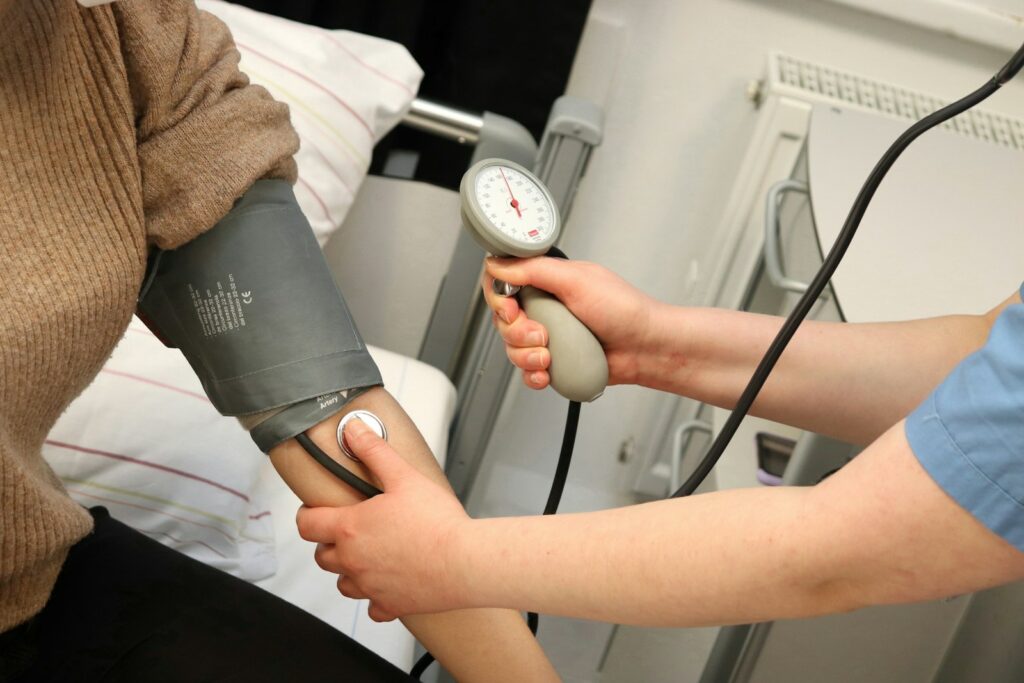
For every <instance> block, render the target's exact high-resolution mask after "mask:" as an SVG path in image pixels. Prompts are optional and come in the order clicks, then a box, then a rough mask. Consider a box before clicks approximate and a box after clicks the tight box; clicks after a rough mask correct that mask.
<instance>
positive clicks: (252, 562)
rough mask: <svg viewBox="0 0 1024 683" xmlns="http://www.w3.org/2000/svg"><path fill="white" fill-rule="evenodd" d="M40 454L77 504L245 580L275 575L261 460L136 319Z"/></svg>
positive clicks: (184, 366)
mask: <svg viewBox="0 0 1024 683" xmlns="http://www.w3.org/2000/svg"><path fill="white" fill-rule="evenodd" d="M43 455H44V456H45V457H46V459H47V461H48V462H49V463H50V466H51V467H52V468H53V469H54V471H55V472H56V473H57V475H58V476H59V477H60V478H61V479H62V480H63V481H64V485H65V486H66V487H67V489H68V492H69V493H70V494H71V497H72V498H74V499H75V500H76V501H78V502H79V503H80V504H82V505H84V506H86V507H93V506H96V505H102V506H104V507H106V508H108V509H109V510H110V512H111V514H112V515H113V516H114V517H115V518H116V519H119V520H121V521H122V522H124V523H125V524H127V525H128V526H131V527H134V528H136V529H138V530H139V531H141V532H143V533H144V534H146V535H148V536H151V537H152V538H155V539H156V540H158V541H160V542H161V543H163V544H164V545H168V546H171V547H172V548H176V549H177V550H179V551H181V552H183V553H185V554H186V555H190V556H191V557H194V558H196V559H198V560H201V561H202V562H205V563H206V564H209V565H213V566H214V567H218V568H220V569H223V570H224V571H228V572H231V573H232V574H235V575H236V576H239V577H241V578H243V579H247V580H257V579H261V578H264V577H267V576H270V575H271V574H273V573H274V572H275V571H276V569H277V564H276V560H275V556H274V527H273V523H272V520H271V519H270V512H269V507H268V506H267V505H266V502H265V501H264V500H261V495H260V494H259V493H257V487H256V482H257V481H258V479H259V476H260V475H259V473H260V469H261V467H262V465H263V461H264V459H265V458H266V456H265V455H264V454H263V453H262V452H260V450H259V449H258V448H256V445H255V444H254V443H253V442H252V439H250V438H249V435H248V433H246V431H245V430H244V429H242V427H241V426H239V424H238V422H237V421H235V420H234V419H230V418H226V417H222V416H221V415H220V414H219V413H218V412H217V410H216V409H215V408H214V407H213V404H211V403H210V401H209V399H207V398H206V395H205V394H204V393H203V387H202V385H201V384H200V383H199V378H198V377H196V375H195V373H194V372H192V368H190V367H189V365H188V363H187V362H186V361H185V357H184V356H182V355H181V352H180V351H178V350H176V349H168V348H167V347H165V346H164V345H163V344H162V343H161V342H160V341H159V340H158V339H157V338H156V337H155V336H153V333H152V332H150V331H149V330H148V329H147V328H146V326H145V325H144V324H143V323H142V322H141V321H140V320H138V319H137V318H133V319H132V322H131V324H130V325H129V327H128V331H127V332H126V333H125V336H124V338H123V339H122V340H121V342H120V343H119V344H118V346H117V348H116V349H114V353H113V355H112V356H111V357H110V359H109V360H108V361H107V363H106V365H104V366H103V369H102V370H101V371H100V374H99V375H98V376H97V377H96V379H95V380H94V381H93V383H92V384H91V385H90V386H89V387H88V388H87V389H86V390H85V392H83V393H82V395H81V396H79V397H78V398H77V399H75V401H74V402H73V403H72V404H71V407H70V408H68V410H67V411H66V412H65V413H64V414H63V415H62V416H61V418H60V420H58V421H57V424H56V425H55V426H54V428H53V430H51V432H50V434H49V436H48V437H47V439H46V443H45V445H44V447H43Z"/></svg>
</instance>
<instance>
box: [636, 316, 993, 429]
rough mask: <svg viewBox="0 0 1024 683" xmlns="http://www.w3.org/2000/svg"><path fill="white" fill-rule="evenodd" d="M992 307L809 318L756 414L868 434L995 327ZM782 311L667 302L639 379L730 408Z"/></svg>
mask: <svg viewBox="0 0 1024 683" xmlns="http://www.w3.org/2000/svg"><path fill="white" fill-rule="evenodd" d="M993 319H994V316H993V315H992V314H989V315H984V316H981V315H979V316H969V315H957V316H946V317H941V318H930V319H924V320H915V321H909V322H899V323H878V324H846V323H827V322H818V321H806V322H804V323H803V325H802V326H801V327H800V329H799V330H798V331H797V333H796V335H795V336H794V338H793V340H792V341H791V342H790V344H789V346H788V347H787V349H786V351H785V352H784V353H783V355H782V358H781V359H780V361H779V363H778V365H777V366H776V367H775V370H774V371H773V372H772V374H771V376H770V377H769V379H768V381H767V383H766V384H765V386H764V389H762V391H761V393H760V395H759V396H758V399H757V401H756V402H755V403H754V406H753V410H752V411H751V412H752V414H754V415H758V416H761V417H767V418H770V419H772V420H775V421H777V422H783V423H785V424H790V425H794V426H797V427H801V428H804V429H811V430H813V431H816V432H819V433H822V434H827V435H830V436H834V437H836V438H839V439H843V440H845V441H849V442H851V443H860V444H866V443H870V442H871V441H872V440H873V439H875V438H876V437H877V436H878V435H879V434H881V433H882V432H883V431H884V430H885V429H886V428H887V427H889V426H890V425H892V424H894V423H895V422H896V421H898V420H900V419H901V418H903V417H905V416H906V415H907V414H908V413H909V411H910V410H912V409H913V408H914V406H916V405H917V404H918V403H920V401H921V400H923V399H924V397H925V396H926V395H927V394H928V392H929V391H930V390H931V389H932V388H933V387H934V386H935V385H936V384H938V383H939V381H941V379H942V378H943V377H944V376H945V375H946V374H948V373H949V371H950V370H952V368H953V367H954V366H955V365H956V364H957V363H958V362H959V361H960V360H962V359H963V358H964V357H965V356H966V355H968V354H969V353H971V352H972V351H974V350H976V349H977V348H979V347H980V346H981V345H982V344H983V343H984V341H985V338H986V337H987V335H988V331H989V328H990V327H991V322H992V320H993ZM781 326H782V318H778V317H773V316H764V315H756V314H752V313H743V312H738V311H729V310H723V309H693V308H678V307H665V308H664V309H662V313H661V314H660V315H659V316H658V319H657V321H656V322H655V324H654V327H655V333H654V334H655V336H656V337H658V336H660V337H661V338H662V339H663V341H662V342H661V343H660V344H659V345H658V348H660V349H662V351H661V352H660V353H655V354H649V355H648V356H646V357H644V358H641V359H640V360H639V363H640V367H639V368H638V370H637V382H638V383H640V384H643V385H645V386H649V387H652V388H656V389H662V390H665V391H670V392H673V393H677V394H681V395H684V396H689V397H691V398H695V399H697V400H700V401H704V402H707V403H711V404H713V405H717V406H721V407H725V408H731V407H732V406H733V405H735V402H736V400H737V399H738V398H739V396H740V393H741V392H742V391H743V389H744V387H745V386H746V384H747V381H748V380H749V379H750V375H751V373H752V372H753V371H754V368H755V367H756V366H757V363H758V362H759V361H760V360H761V357H762V356H763V354H764V352H765V351H766V350H767V348H768V346H769V345H770V344H771V341H772V339H774V337H775V334H776V333H777V332H778V330H779V328H780V327H781Z"/></svg>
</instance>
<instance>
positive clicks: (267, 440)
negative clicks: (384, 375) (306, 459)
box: [239, 384, 380, 453]
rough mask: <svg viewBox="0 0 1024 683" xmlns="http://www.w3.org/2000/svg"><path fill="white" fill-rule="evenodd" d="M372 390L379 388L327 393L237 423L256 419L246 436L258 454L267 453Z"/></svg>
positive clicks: (243, 417)
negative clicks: (254, 444)
mask: <svg viewBox="0 0 1024 683" xmlns="http://www.w3.org/2000/svg"><path fill="white" fill-rule="evenodd" d="M373 386H380V384H376V385H372V386H364V387H354V388H352V389H345V390H344V391H335V392H331V393H328V394H324V395H322V396H317V397H316V398H311V399H309V400H306V401H300V402H299V403H295V404H293V405H290V406H286V407H284V408H279V409H277V410H269V411H265V412H263V413H258V414H256V415H252V416H242V417H240V418H239V421H240V422H242V424H243V426H246V422H243V419H245V418H247V417H248V418H250V419H251V418H256V421H257V423H256V424H255V425H254V426H253V427H252V428H251V429H249V435H250V436H251V437H252V440H253V441H255V442H256V445H257V446H259V449H260V450H261V451H263V452H264V453H269V452H270V449H271V448H273V447H274V446H276V445H278V444H279V443H281V442H282V441H287V440H288V439H291V438H293V437H295V436H297V435H298V434H301V433H302V432H304V431H306V430H307V429H309V428H310V427H312V426H313V425H315V424H319V423H320V422H323V421H324V420H326V419H327V418H329V417H331V416H332V415H336V414H338V413H339V412H341V411H342V410H344V408H345V406H346V405H348V404H349V403H351V402H352V401H353V400H354V399H355V398H356V397H357V396H359V395H361V394H363V393H365V392H366V391H367V390H369V389H372V388H373Z"/></svg>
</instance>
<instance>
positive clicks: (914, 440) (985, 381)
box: [906, 286, 1024, 552]
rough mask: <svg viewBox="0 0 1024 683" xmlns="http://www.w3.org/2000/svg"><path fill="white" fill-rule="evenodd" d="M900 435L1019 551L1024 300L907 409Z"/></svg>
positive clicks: (1023, 516) (1023, 512)
mask: <svg viewBox="0 0 1024 683" xmlns="http://www.w3.org/2000/svg"><path fill="white" fill-rule="evenodd" d="M1021 296H1022V297H1024V286H1022V287H1021ZM906 435H907V440H908V441H909V442H910V447H911V448H912V449H913V451H914V454H915V455H916V456H917V459H918V460H919V461H920V463H921V465H922V466H923V467H924V469H925V470H926V471H927V472H928V474H929V475H930V476H931V477H932V478H933V479H934V480H935V481H936V483H938V485H939V486H941V487H942V489H943V490H945V491H946V493H948V494H949V495H950V496H951V497H952V498H953V499H954V500H955V501H956V502H957V503H959V504H960V505H961V506H962V507H963V508H964V509H965V510H967V511H968V512H970V513H971V514H972V515H974V517H975V518H977V519H978V521H980V522H981V523H983V524H984V525H985V526H986V527H988V528H989V529H991V530H992V531H994V532H995V533H996V534H998V535H999V536H1002V537H1003V538H1004V539H1006V540H1007V541H1008V542H1010V543H1011V544H1012V545H1014V546H1015V547H1016V548H1017V549H1018V550H1021V551H1022V552H1024V304H1014V305H1011V306H1009V307H1007V308H1006V309H1005V310H1004V311H1003V312H1002V313H1001V314H1000V315H999V317H998V318H997V319H996V322H995V325H994V326H993V327H992V331H991V333H990V334H989V338H988V341H987V342H986V343H985V346H984V347H982V348H981V349H980V350H979V351H977V352H975V353H973V354H971V355H970V356H968V357H967V358H965V359H964V360H963V361H962V362H961V363H960V364H959V365H958V366H957V367H956V368H954V370H953V371H952V372H951V373H950V374H949V376H948V377H946V379H945V380H943V382H942V384H940V385H939V386H938V387H937V388H936V389H935V390H934V391H933V392H932V393H931V395H929V396H928V398H927V399H925V401H924V402H923V403H922V404H921V405H920V406H918V407H917V409H916V410H914V412H913V413H911V414H910V416H909V417H908V418H907V421H906Z"/></svg>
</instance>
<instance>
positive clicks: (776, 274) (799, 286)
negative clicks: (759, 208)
mask: <svg viewBox="0 0 1024 683" xmlns="http://www.w3.org/2000/svg"><path fill="white" fill-rule="evenodd" d="M787 192H802V193H803V194H807V193H808V188H807V183H804V182H801V181H799V180H793V179H791V178H789V179H786V180H780V181H779V182H777V183H775V184H774V185H772V186H771V187H770V188H768V196H767V200H766V206H765V214H764V265H765V268H766V269H767V271H768V279H769V280H771V283H772V284H773V285H775V286H776V287H778V288H779V289H784V290H786V291H787V292H796V293H797V294H803V293H804V292H806V291H807V285H806V284H805V283H803V282H799V281H797V280H794V279H793V278H791V277H788V276H787V275H786V274H785V273H784V272H782V251H781V248H780V245H779V242H780V237H779V202H780V201H781V200H782V197H783V195H785V194H786V193H787Z"/></svg>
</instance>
